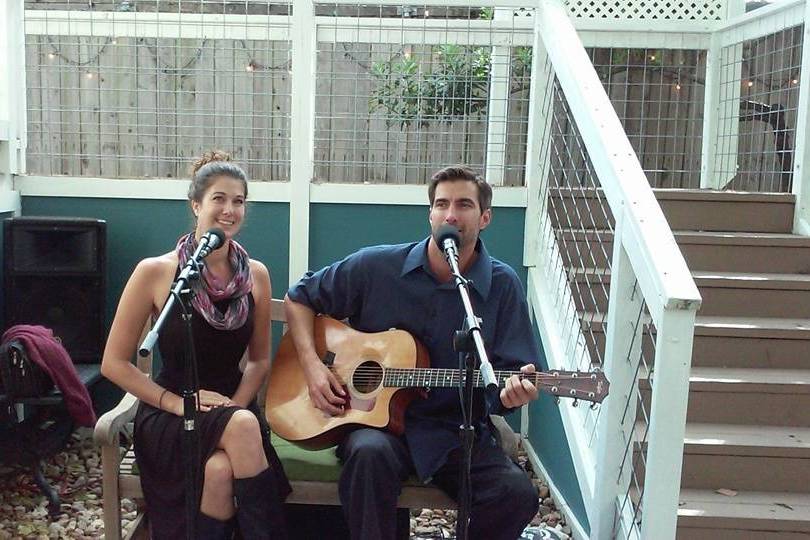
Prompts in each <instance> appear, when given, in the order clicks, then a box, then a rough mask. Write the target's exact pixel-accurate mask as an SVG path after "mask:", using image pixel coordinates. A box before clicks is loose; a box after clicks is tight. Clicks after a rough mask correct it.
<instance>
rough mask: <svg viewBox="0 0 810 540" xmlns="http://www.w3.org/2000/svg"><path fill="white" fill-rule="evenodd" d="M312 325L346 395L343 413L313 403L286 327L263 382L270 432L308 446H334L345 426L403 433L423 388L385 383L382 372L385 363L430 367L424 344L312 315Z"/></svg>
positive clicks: (387, 365) (320, 349) (405, 336)
mask: <svg viewBox="0 0 810 540" xmlns="http://www.w3.org/2000/svg"><path fill="white" fill-rule="evenodd" d="M314 330H315V345H316V350H317V353H318V356H319V357H320V358H321V359H322V360H323V361H324V362H325V363H326V364H327V365H329V364H331V369H332V372H333V373H334V374H335V376H336V377H337V379H338V381H340V382H341V383H342V384H343V389H344V391H345V392H346V394H347V397H348V403H347V407H346V410H345V413H344V414H342V415H340V416H331V415H329V414H327V413H324V412H323V411H321V410H320V409H318V408H316V407H315V406H314V404H313V403H312V401H311V400H310V398H309V391H308V389H307V382H306V378H305V376H304V371H303V369H302V368H301V364H300V362H299V361H298V354H297V352H296V350H295V345H294V343H293V340H292V338H291V336H290V334H289V332H288V333H287V334H286V335H285V336H284V337H283V338H282V339H281V344H280V345H279V349H278V352H277V354H276V357H275V360H274V361H273V365H272V367H271V369H270V380H269V383H268V386H267V396H266V400H265V414H266V416H267V421H268V422H269V424H270V426H271V428H272V429H273V431H274V432H275V433H277V434H278V435H279V436H281V437H282V438H284V439H286V440H288V441H291V442H294V443H295V444H297V445H299V446H301V447H303V448H308V449H311V450H317V449H322V448H328V447H330V446H334V445H336V444H337V443H338V442H340V440H341V439H342V438H343V437H344V436H345V435H346V433H347V432H348V431H351V430H353V429H357V428H362V427H375V428H387V429H389V430H390V431H392V432H393V433H397V434H400V433H402V432H403V430H404V416H405V409H406V408H407V406H408V404H409V403H410V402H411V400H413V399H414V398H416V397H418V396H420V395H421V394H422V391H421V390H420V389H418V388H395V387H388V388H386V387H383V385H382V376H383V373H384V371H385V369H387V368H416V367H420V368H421V367H428V364H429V358H428V354H427V350H426V349H425V347H424V346H423V345H422V344H421V343H419V342H418V341H417V340H415V339H414V338H413V337H412V336H411V335H410V334H409V333H408V332H405V331H403V330H388V331H385V332H378V333H373V334H368V333H363V332H358V331H356V330H353V329H352V328H350V327H348V326H346V325H344V324H343V323H340V322H338V321H336V320H334V319H331V318H329V317H316V318H315V327H314Z"/></svg>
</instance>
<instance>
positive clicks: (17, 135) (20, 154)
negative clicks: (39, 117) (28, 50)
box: [0, 2, 26, 212]
mask: <svg viewBox="0 0 810 540" xmlns="http://www.w3.org/2000/svg"><path fill="white" fill-rule="evenodd" d="M22 21H23V8H22V3H21V2H20V3H17V2H3V3H2V4H0V212H19V210H20V199H19V194H17V193H14V192H13V191H12V176H13V175H16V174H22V173H24V172H25V142H26V135H25V77H20V73H25V62H24V60H23V59H24V58H25V52H24V51H25V40H24V36H23V35H22V34H21V33H20V32H18V31H16V29H17V28H19V27H21V26H22Z"/></svg>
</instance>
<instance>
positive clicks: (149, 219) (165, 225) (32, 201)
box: [22, 197, 290, 324]
mask: <svg viewBox="0 0 810 540" xmlns="http://www.w3.org/2000/svg"><path fill="white" fill-rule="evenodd" d="M22 213H23V215H24V216H79V217H91V218H96V219H103V220H105V221H106V222H107V283H108V287H107V322H108V324H109V322H110V321H111V320H112V316H113V314H114V313H115V308H116V306H117V305H118V299H119V297H120V296H121V291H122V290H123V289H124V285H125V284H126V281H127V279H128V278H129V275H130V273H131V272H132V269H133V268H134V267H135V264H137V262H138V261H139V260H141V259H143V258H144V257H149V256H153V255H159V254H161V253H165V252H167V251H170V250H172V249H174V246H175V242H176V241H177V238H178V237H179V236H180V235H181V234H182V233H184V232H186V231H189V230H191V226H192V221H191V212H190V210H189V207H188V203H186V202H185V201H163V200H131V199H129V200H128V199H90V198H87V199H81V198H73V197H72V198H60V197H23V199H22ZM289 222H290V216H289V207H288V205H287V204H276V203H252V204H251V205H250V207H249V209H248V218H247V221H246V222H245V225H244V227H243V229H242V232H241V233H240V236H239V241H240V242H241V243H242V244H243V245H244V246H245V248H246V249H247V250H248V252H249V253H250V254H251V256H252V257H254V258H256V259H259V260H261V261H262V262H264V263H265V264H266V265H267V266H268V268H270V270H271V272H272V275H273V288H274V291H273V295H274V296H279V295H280V294H282V292H283V291H285V290H286V289H287V286H288V284H287V275H288V274H289V271H288V262H287V261H288V260H289V252H288V249H287V247H288V245H289V241H288V239H289V236H290V234H289Z"/></svg>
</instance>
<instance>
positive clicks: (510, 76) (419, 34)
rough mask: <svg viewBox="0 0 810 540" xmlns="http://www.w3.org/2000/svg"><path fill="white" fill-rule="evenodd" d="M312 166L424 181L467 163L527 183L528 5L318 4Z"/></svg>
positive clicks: (358, 178) (320, 174)
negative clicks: (320, 22)
mask: <svg viewBox="0 0 810 540" xmlns="http://www.w3.org/2000/svg"><path fill="white" fill-rule="evenodd" d="M317 9H318V10H319V11H322V12H329V11H332V12H334V13H336V14H338V15H339V16H335V17H334V18H333V19H331V20H329V19H326V20H325V21H324V29H323V30H322V31H319V41H318V66H317V88H316V120H315V171H316V178H317V179H319V180H325V181H332V182H375V183H379V182H382V183H424V182H426V180H427V179H428V178H429V177H430V173H431V172H433V171H434V170H436V169H438V168H440V167H442V166H445V165H449V164H453V163H465V164H468V165H470V166H472V167H474V168H476V169H479V170H481V171H487V170H488V169H489V171H488V172H489V173H490V174H489V175H488V176H489V178H488V179H489V180H490V181H491V182H492V183H495V184H500V183H503V184H506V185H522V184H523V174H524V162H525V151H526V150H525V147H526V129H527V125H528V118H527V110H528V95H529V84H530V82H529V79H530V71H531V54H532V53H531V47H530V46H527V45H525V44H528V43H530V32H529V27H528V26H526V25H525V24H524V25H523V27H522V31H521V32H516V28H517V26H518V25H519V24H520V22H521V21H522V20H523V18H525V17H524V13H526V12H525V10H524V11H521V10H511V9H509V10H494V11H493V10H487V9H481V8H447V7H436V6H428V5H410V6H399V7H397V6H384V5H382V6H375V7H373V8H372V7H371V6H346V5H334V6H330V5H327V4H319V5H318V6H317Z"/></svg>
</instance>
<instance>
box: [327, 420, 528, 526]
mask: <svg viewBox="0 0 810 540" xmlns="http://www.w3.org/2000/svg"><path fill="white" fill-rule="evenodd" d="M337 455H338V457H339V458H340V460H341V461H342V462H343V472H342V473H341V476H340V481H339V485H338V488H339V492H340V502H341V504H342V505H343V513H344V514H345V516H346V521H347V522H348V524H349V530H350V531H351V535H352V540H393V539H394V538H395V536H396V506H397V498H398V497H399V494H400V492H401V491H402V481H403V480H405V479H406V478H408V476H409V475H410V474H411V473H413V463H412V461H411V458H410V455H409V454H408V449H407V447H406V446H405V443H404V442H403V441H402V439H400V438H398V437H395V436H393V435H391V434H390V433H387V432H384V431H380V430H376V429H360V430H357V431H354V432H352V433H351V434H350V435H349V436H348V437H346V438H345V439H344V441H343V442H342V443H341V445H340V446H339V447H338V450H337ZM460 466H461V452H460V451H454V452H451V454H450V455H449V457H448V461H447V463H446V464H445V465H444V466H443V467H442V468H441V469H439V471H438V472H437V473H436V474H435V475H434V476H433V483H434V484H435V485H436V486H437V487H439V488H440V489H441V490H442V491H444V492H445V493H447V494H448V495H449V496H450V497H452V498H453V499H456V498H457V495H458V484H459V468H460ZM470 482H471V487H472V489H471V491H472V508H471V511H470V516H471V517H470V528H469V531H470V534H469V538H471V539H481V540H515V539H516V538H518V537H519V536H520V533H521V532H522V531H523V529H524V528H525V527H526V525H527V524H528V523H529V522H530V521H531V519H532V517H534V515H535V513H536V512H537V508H538V504H539V502H538V500H537V490H536V489H535V487H534V485H532V483H531V481H530V480H529V478H528V476H527V475H526V473H525V472H524V471H523V470H522V469H521V468H520V467H518V466H517V465H515V464H514V463H513V462H512V461H511V460H510V459H509V458H508V457H506V455H504V453H503V452H502V451H501V449H500V448H498V447H497V446H494V445H492V444H490V443H489V442H488V441H484V440H480V441H476V443H475V445H474V447H473V454H472V466H471V468H470Z"/></svg>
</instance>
